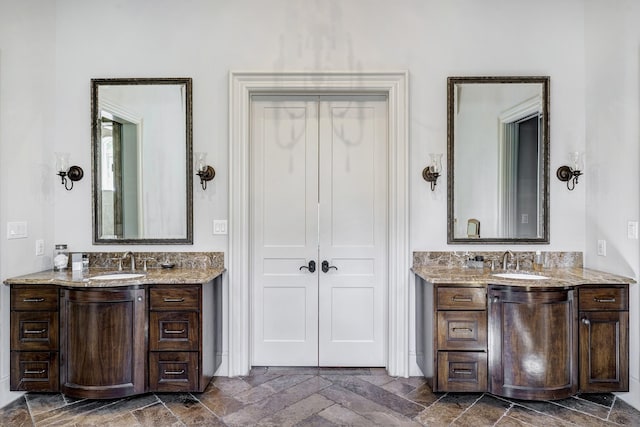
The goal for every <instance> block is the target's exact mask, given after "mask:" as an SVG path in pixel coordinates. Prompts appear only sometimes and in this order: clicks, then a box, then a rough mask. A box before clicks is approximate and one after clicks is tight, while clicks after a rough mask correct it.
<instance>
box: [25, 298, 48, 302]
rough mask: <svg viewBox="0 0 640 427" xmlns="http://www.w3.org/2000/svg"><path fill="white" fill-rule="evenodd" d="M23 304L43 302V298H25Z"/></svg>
mask: <svg viewBox="0 0 640 427" xmlns="http://www.w3.org/2000/svg"><path fill="white" fill-rule="evenodd" d="M22 301H23V302H44V298H25V299H23V300H22Z"/></svg>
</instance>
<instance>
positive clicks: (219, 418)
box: [188, 384, 227, 425]
mask: <svg viewBox="0 0 640 427" xmlns="http://www.w3.org/2000/svg"><path fill="white" fill-rule="evenodd" d="M212 385H213V384H212ZM213 387H215V385H213ZM208 388H209V386H207V389H208ZM216 388H218V387H216ZM218 390H220V389H218ZM204 393H205V392H203V393H201V394H204ZM188 394H189V395H190V396H191V397H193V399H194V400H195V401H196V402H198V403H199V404H201V405H202V406H204V408H205V409H206V410H207V411H209V412H211V414H213V416H214V417H216V419H218V420H219V421H220V422H221V423H222V424H224V425H227V424H226V423H225V422H224V421H223V420H222V417H220V416H219V415H218V414H216V413H215V412H213V411H212V410H211V409H210V408H209V407H208V406H207V405H205V404H204V403H202V401H201V400H200V399H198V398H197V397H196V396H194V395H193V393H188Z"/></svg>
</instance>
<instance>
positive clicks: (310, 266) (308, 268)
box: [299, 260, 316, 273]
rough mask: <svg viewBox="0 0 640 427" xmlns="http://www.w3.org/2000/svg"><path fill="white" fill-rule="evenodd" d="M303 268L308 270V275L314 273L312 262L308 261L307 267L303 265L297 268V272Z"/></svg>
mask: <svg viewBox="0 0 640 427" xmlns="http://www.w3.org/2000/svg"><path fill="white" fill-rule="evenodd" d="M303 268H306V269H307V270H309V273H313V272H314V271H316V262H315V261H314V260H311V261H309V265H303V266H302V267H300V268H299V270H302V269H303Z"/></svg>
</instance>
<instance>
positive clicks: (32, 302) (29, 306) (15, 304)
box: [11, 286, 58, 311]
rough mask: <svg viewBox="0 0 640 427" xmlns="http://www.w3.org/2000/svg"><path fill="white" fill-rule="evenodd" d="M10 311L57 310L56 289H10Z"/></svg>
mask: <svg viewBox="0 0 640 427" xmlns="http://www.w3.org/2000/svg"><path fill="white" fill-rule="evenodd" d="M11 310H18V311H56V310H58V288H57V287H55V286H14V287H12V288H11Z"/></svg>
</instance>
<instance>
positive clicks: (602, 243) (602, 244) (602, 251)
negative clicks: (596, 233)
mask: <svg viewBox="0 0 640 427" xmlns="http://www.w3.org/2000/svg"><path fill="white" fill-rule="evenodd" d="M598 255H600V256H607V241H606V240H598Z"/></svg>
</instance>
